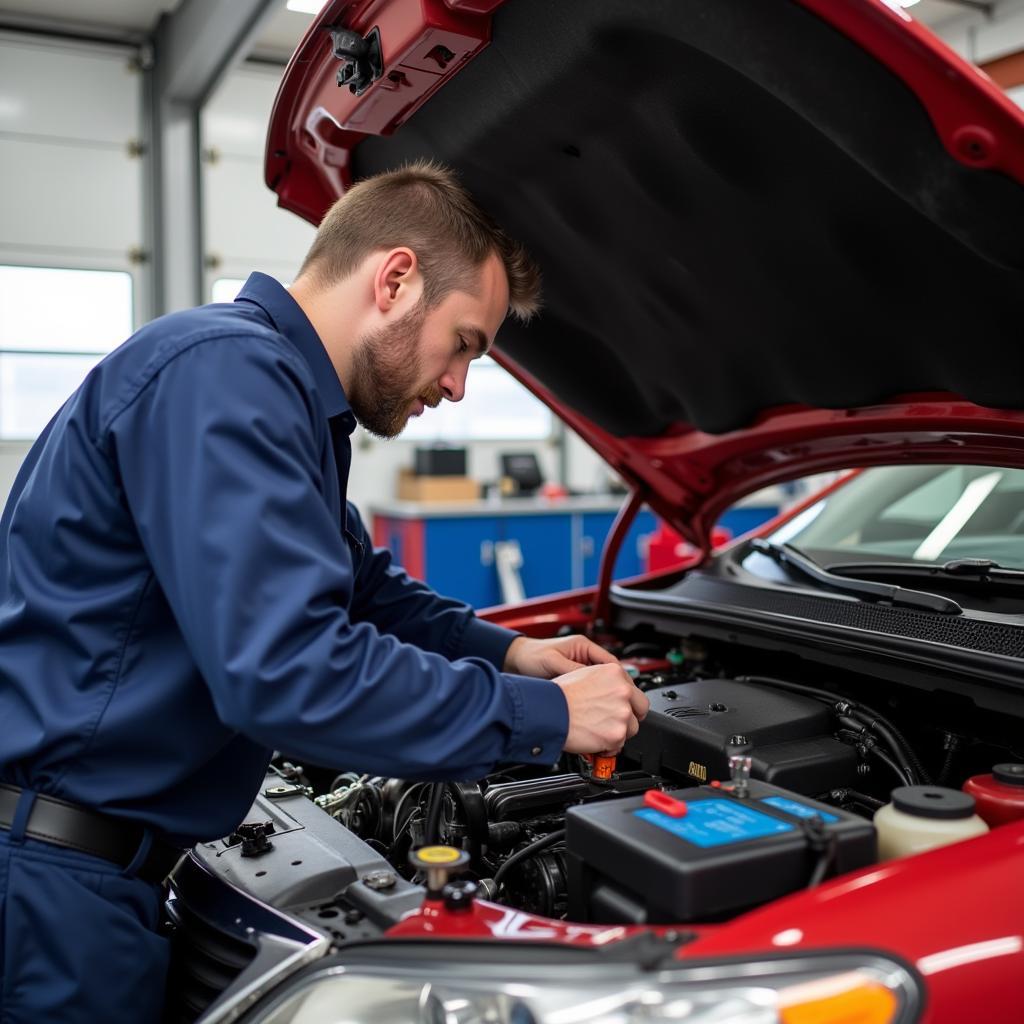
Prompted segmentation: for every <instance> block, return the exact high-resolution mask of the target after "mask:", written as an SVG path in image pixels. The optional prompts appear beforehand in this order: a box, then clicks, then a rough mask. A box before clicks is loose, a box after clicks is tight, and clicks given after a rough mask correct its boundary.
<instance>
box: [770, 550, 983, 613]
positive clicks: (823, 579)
mask: <svg viewBox="0 0 1024 1024" xmlns="http://www.w3.org/2000/svg"><path fill="white" fill-rule="evenodd" d="M750 546H751V547H752V548H753V549H754V550H755V551H757V552H758V553H760V554H762V555H767V556H768V557H769V558H770V559H771V560H772V561H773V562H775V563H776V564H777V565H781V566H782V567H783V568H786V569H791V570H793V571H794V572H797V573H799V574H800V575H801V576H805V577H807V578H808V579H810V580H813V581H814V582H815V583H817V584H819V585H820V586H823V587H828V588H829V589H830V590H835V591H837V592H838V593H840V594H851V595H852V596H854V597H861V598H863V599H864V600H866V601H884V602H885V603H886V604H892V605H898V606H900V607H904V608H921V609H923V610H924V611H929V612H938V613H939V614H940V615H960V614H961V613H962V612H963V608H961V607H960V605H958V604H957V603H956V601H953V600H952V599H950V598H948V597H943V596H942V595H941V594H929V593H927V592H925V591H923V590H907V589H906V588H905V587H897V586H895V585H893V584H891V583H874V582H872V581H870V580H852V579H849V578H848V577H846V576H839V575H837V574H836V573H833V572H829V570H828V569H825V568H824V567H822V566H820V565H818V563H817V562H815V561H814V559H813V558H808V557H807V555H805V554H803V553H802V552H800V551H798V550H797V549H796V548H794V547H791V546H790V545H789V544H777V543H775V542H774V541H770V540H764V539H763V538H762V537H755V538H754V539H753V540H752V541H751V542H750Z"/></svg>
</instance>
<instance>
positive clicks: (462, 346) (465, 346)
mask: <svg viewBox="0 0 1024 1024" xmlns="http://www.w3.org/2000/svg"><path fill="white" fill-rule="evenodd" d="M468 351H469V342H468V341H466V339H465V338H464V337H462V335H461V334H460V335H459V355H461V354H462V353H463V352H468Z"/></svg>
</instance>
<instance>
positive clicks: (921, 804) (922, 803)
mask: <svg viewBox="0 0 1024 1024" xmlns="http://www.w3.org/2000/svg"><path fill="white" fill-rule="evenodd" d="M892 802H893V806H894V807H895V808H896V810H897V811H902V812H903V813H904V814H913V815H914V816H915V817H917V818H969V817H970V816H971V815H972V814H974V797H973V796H969V795H968V794H967V793H961V792H960V790H959V789H946V788H945V787H944V786H900V787H899V789H894V790H893V791H892Z"/></svg>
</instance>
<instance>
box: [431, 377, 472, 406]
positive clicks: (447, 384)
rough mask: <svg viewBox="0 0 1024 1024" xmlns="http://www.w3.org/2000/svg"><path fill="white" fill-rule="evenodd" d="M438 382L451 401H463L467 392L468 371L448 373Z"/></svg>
mask: <svg viewBox="0 0 1024 1024" xmlns="http://www.w3.org/2000/svg"><path fill="white" fill-rule="evenodd" d="M437 383H438V387H440V389H441V392H442V393H443V394H444V397H445V398H447V399H448V401H449V402H461V401H462V399H463V397H464V396H465V394H466V371H465V370H463V371H462V372H461V373H446V374H445V375H444V376H443V377H442V378H441V379H440V380H439V381H438V382H437Z"/></svg>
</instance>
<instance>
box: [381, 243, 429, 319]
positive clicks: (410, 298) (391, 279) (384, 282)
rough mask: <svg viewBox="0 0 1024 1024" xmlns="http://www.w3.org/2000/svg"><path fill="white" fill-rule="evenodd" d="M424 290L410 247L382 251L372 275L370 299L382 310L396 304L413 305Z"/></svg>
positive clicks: (417, 262)
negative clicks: (371, 294) (371, 295)
mask: <svg viewBox="0 0 1024 1024" xmlns="http://www.w3.org/2000/svg"><path fill="white" fill-rule="evenodd" d="M422 292H423V279H422V276H421V274H420V267H419V261H418V260H417V259H416V253H414V252H413V251H412V249H407V248H405V246H400V247H399V248H397V249H391V250H390V251H389V252H386V253H383V254H382V255H381V257H380V260H379V261H378V263H377V269H376V272H375V273H374V275H373V301H374V304H375V305H376V307H377V309H379V310H380V312H381V313H387V312H389V311H390V310H392V309H394V308H395V307H396V306H399V305H408V306H409V307H410V308H411V307H412V306H413V305H415V304H416V303H417V302H418V301H419V298H420V295H421V294H422Z"/></svg>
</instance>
